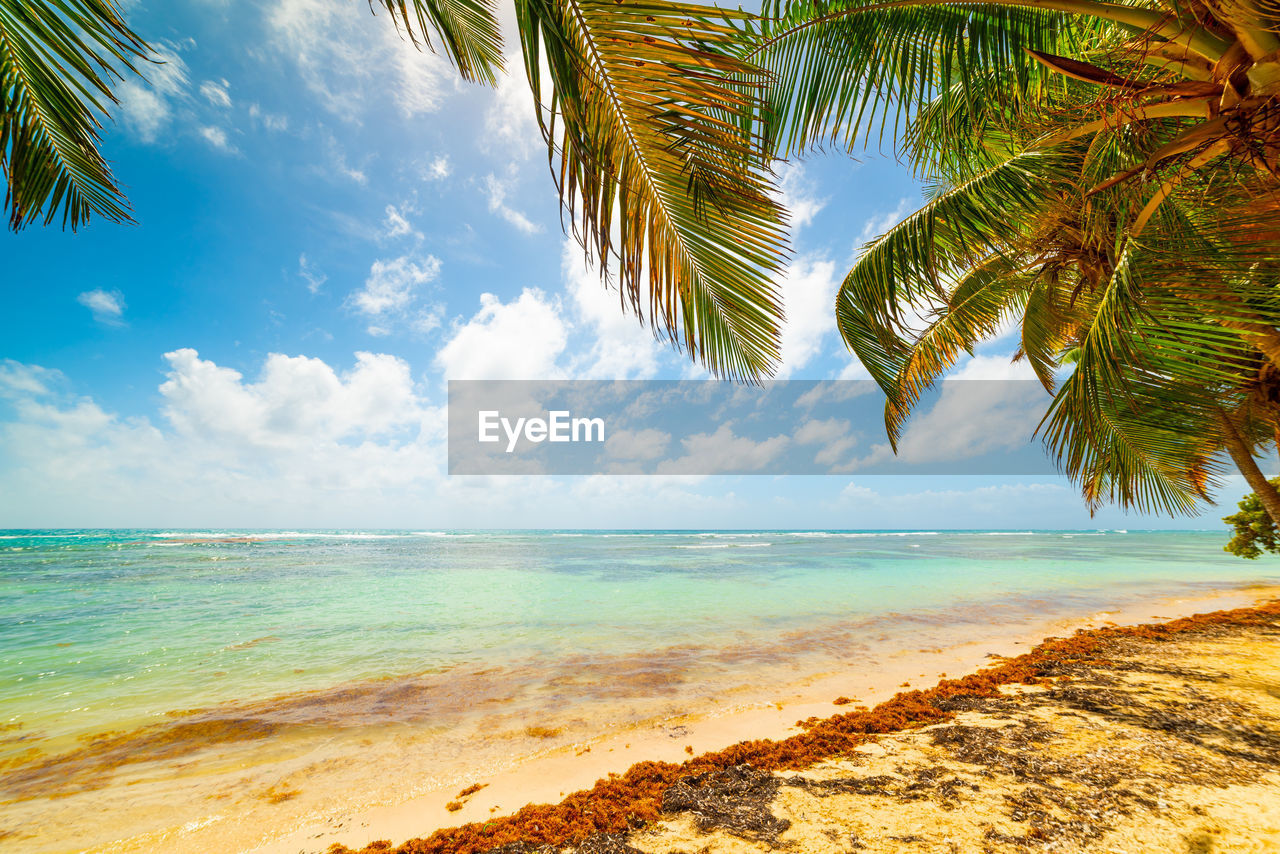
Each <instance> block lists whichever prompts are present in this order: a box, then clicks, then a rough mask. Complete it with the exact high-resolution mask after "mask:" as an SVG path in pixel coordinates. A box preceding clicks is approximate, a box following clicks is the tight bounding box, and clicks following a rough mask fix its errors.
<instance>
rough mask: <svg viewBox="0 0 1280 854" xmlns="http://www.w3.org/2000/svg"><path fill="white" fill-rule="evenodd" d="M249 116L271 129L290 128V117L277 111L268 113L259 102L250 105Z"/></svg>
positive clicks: (281, 129)
mask: <svg viewBox="0 0 1280 854" xmlns="http://www.w3.org/2000/svg"><path fill="white" fill-rule="evenodd" d="M249 118H251V119H255V120H257V121H260V122H262V126H263V127H265V128H266V129H267V130H271V131H283V130H288V129H289V118H288V117H287V116H281V115H278V114H276V113H268V112H267V111H265V110H263V109H262V107H260V106H259V105H258V104H250V105H249Z"/></svg>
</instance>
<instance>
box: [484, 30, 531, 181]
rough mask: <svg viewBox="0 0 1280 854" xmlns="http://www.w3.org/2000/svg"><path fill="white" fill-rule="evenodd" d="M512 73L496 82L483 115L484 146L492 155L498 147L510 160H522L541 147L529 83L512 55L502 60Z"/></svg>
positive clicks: (517, 57) (520, 59)
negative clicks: (506, 153)
mask: <svg viewBox="0 0 1280 854" xmlns="http://www.w3.org/2000/svg"><path fill="white" fill-rule="evenodd" d="M506 67H507V68H508V69H511V71H512V73H509V74H507V75H506V76H504V77H502V78H501V79H500V80H499V81H498V85H497V88H496V89H494V92H493V100H492V101H491V102H490V104H489V107H488V109H487V110H486V111H485V114H484V130H485V135H484V142H483V145H484V146H485V147H486V149H488V150H490V151H492V150H493V148H494V147H495V145H496V146H501V147H502V148H503V149H505V150H506V151H508V152H510V153H511V154H512V156H514V157H516V158H517V159H520V160H525V159H527V158H528V157H529V155H530V154H532V153H533V152H534V151H535V150H536V149H537V148H538V146H539V145H540V144H541V143H542V131H541V130H539V128H538V121H537V113H536V105H535V102H534V99H533V92H532V91H531V90H530V89H529V81H528V79H527V78H526V77H525V75H524V58H523V57H522V56H521V55H520V54H519V53H514V54H511V55H509V56H507V58H506ZM544 76H545V75H544Z"/></svg>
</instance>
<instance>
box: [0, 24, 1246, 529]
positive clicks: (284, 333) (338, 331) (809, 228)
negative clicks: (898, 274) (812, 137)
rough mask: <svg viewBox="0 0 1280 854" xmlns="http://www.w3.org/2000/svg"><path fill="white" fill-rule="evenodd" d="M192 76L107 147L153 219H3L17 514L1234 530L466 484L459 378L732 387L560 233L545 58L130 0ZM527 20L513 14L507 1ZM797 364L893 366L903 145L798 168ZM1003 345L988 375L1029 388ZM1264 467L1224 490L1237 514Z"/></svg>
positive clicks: (402, 523) (5, 343) (791, 365)
mask: <svg viewBox="0 0 1280 854" xmlns="http://www.w3.org/2000/svg"><path fill="white" fill-rule="evenodd" d="M126 5H127V8H128V9H129V14H130V19H131V21H132V23H133V24H134V26H135V27H136V28H137V29H138V30H139V31H140V32H141V33H142V34H143V35H144V36H145V37H146V38H147V39H148V40H150V41H151V42H152V43H153V44H154V45H155V46H156V47H157V49H158V50H159V51H160V53H161V54H162V56H163V58H164V59H165V63H164V65H162V66H157V67H155V68H153V69H151V70H150V71H149V72H148V77H149V80H148V81H141V80H130V81H129V82H127V83H126V84H124V85H122V86H121V87H120V89H119V94H120V96H121V106H120V108H119V109H118V110H116V111H115V115H114V120H115V121H114V123H113V124H111V125H109V127H108V129H107V132H106V139H105V146H104V147H105V151H106V153H107V156H108V157H109V159H110V160H111V161H112V163H113V165H114V168H115V171H116V173H117V176H118V177H119V179H120V180H121V182H122V183H123V184H124V185H125V187H126V188H127V191H128V194H129V197H130V200H131V202H132V204H133V206H134V208H135V210H136V216H137V220H138V225H137V226H133V227H120V226H113V225H110V224H107V223H97V222H94V223H93V224H91V225H90V226H89V227H88V228H86V229H84V230H82V232H81V233H79V234H75V235H71V234H69V233H63V232H61V231H59V230H56V229H40V228H30V229H28V230H26V231H24V232H22V233H21V234H18V235H12V234H8V233H5V234H3V235H0V241H2V242H3V243H2V245H3V253H4V257H5V265H4V270H3V273H0V276H3V292H4V296H5V298H6V302H7V304H8V310H7V311H5V312H4V313H3V314H0V436H3V445H2V446H0V527H22V526H187V527H203V526H253V527H270V526H307V527H330V526H352V527H413V528H422V527H427V528H435V527H457V526H465V527H472V526H477V527H525V526H551V527H597V526H600V527H651V526H657V527H773V526H777V527H844V528H880V527H894V528H940V527H994V528H1018V527H1033V526H1034V527H1132V528H1140V527H1214V526H1215V525H1216V524H1217V523H1216V518H1217V517H1218V516H1220V515H1222V513H1221V512H1220V511H1219V509H1217V508H1209V509H1208V511H1207V512H1206V514H1205V515H1204V516H1203V517H1202V518H1201V519H1199V520H1191V521H1190V522H1188V521H1186V520H1167V519H1154V518H1152V519H1145V518H1142V517H1136V516H1133V515H1124V514H1122V513H1120V512H1118V511H1116V510H1114V509H1107V510H1104V511H1102V512H1101V513H1100V514H1099V515H1098V516H1097V517H1096V518H1094V519H1090V517H1089V515H1088V512H1087V511H1086V510H1085V508H1084V506H1083V503H1082V502H1081V500H1080V498H1079V497H1078V495H1077V494H1076V492H1075V491H1074V490H1073V489H1072V488H1071V487H1070V486H1069V485H1068V484H1065V483H1064V482H1063V481H1061V480H1060V479H1057V478H1050V477H1039V478H1026V477H1024V478H994V477H988V478H978V477H951V478H937V477H934V478H924V477H894V478H889V477H863V478H854V479H851V478H849V477H834V476H828V477H754V478H745V477H735V478H725V477H706V478H679V477H667V478H622V479H616V478H603V477H580V478H538V477H526V478H480V477H471V478H448V477H447V476H446V475H445V474H444V468H445V456H444V444H443V443H444V436H445V427H444V410H443V406H444V398H445V381H446V380H447V379H450V378H452V379H485V378H501V379H550V378H595V379H615V378H616V379H648V378H664V379H674V378H696V377H701V376H704V375H703V374H702V372H701V371H700V370H698V369H697V368H696V367H695V366H691V365H690V364H689V362H688V360H687V359H685V358H683V357H681V356H679V355H678V354H676V353H674V352H673V351H671V350H670V349H669V348H666V347H665V346H663V345H662V344H660V343H658V342H655V341H654V340H653V339H652V337H651V336H650V334H649V333H648V332H647V331H646V330H644V329H642V328H640V327H639V325H638V324H637V323H636V322H635V320H634V319H632V318H629V317H625V316H623V315H622V313H621V311H620V309H619V307H618V301H617V294H616V292H613V291H609V290H606V288H605V287H604V285H602V284H601V282H600V279H599V276H598V275H597V273H596V272H595V271H594V270H593V269H589V268H587V267H586V266H585V265H584V261H583V256H582V253H581V251H580V250H579V249H578V248H577V246H576V245H575V244H574V243H573V242H572V241H571V240H570V239H568V238H566V236H565V234H564V233H563V231H562V228H561V219H560V212H559V208H558V201H557V198H556V194H555V191H554V187H553V185H552V181H551V177H550V173H549V170H548V166H547V159H546V149H545V147H544V145H543V144H542V142H541V139H540V137H539V135H538V131H537V128H536V126H535V124H534V122H533V112H532V109H533V108H532V101H531V96H530V94H529V92H528V87H527V84H526V83H525V80H524V77H523V72H522V70H521V69H520V68H519V63H518V60H517V59H516V58H515V56H514V51H515V48H516V45H515V42H514V40H512V39H509V40H508V51H509V52H510V53H511V54H512V60H511V61H510V62H509V67H510V68H511V69H512V70H513V71H515V74H514V75H512V76H510V77H508V78H507V79H506V80H505V81H504V82H502V83H501V85H500V86H499V87H498V88H497V89H496V90H493V89H487V88H484V87H480V86H474V85H470V84H465V83H462V82H461V81H459V80H458V78H457V76H456V74H455V73H454V72H453V70H452V68H450V66H449V65H448V64H447V62H445V61H444V60H443V59H441V58H439V57H436V56H434V55H432V54H430V53H421V52H418V51H415V50H414V49H413V48H412V47H411V46H410V45H408V44H407V43H406V42H405V41H403V40H402V39H401V38H400V37H399V36H398V35H397V33H396V31H395V29H394V27H393V26H392V23H391V21H390V20H389V19H388V18H387V17H386V16H385V15H384V16H381V17H375V16H373V15H370V14H369V10H368V6H367V4H365V3H363V2H356V0H350V2H346V1H345V0H278V2H273V3H270V4H258V3H252V2H248V0H188V2H185V3H162V2H158V0H135V2H132V3H129V4H126ZM503 14H504V15H506V16H507V18H508V20H507V21H505V22H504V23H506V24H507V25H508V31H510V27H509V24H510V20H509V18H510V10H509V9H507V8H506V7H504V8H503ZM780 176H781V185H782V188H783V192H784V195H785V198H786V200H787V201H788V203H789V204H790V205H791V209H792V212H793V216H794V219H795V225H796V229H795V233H794V249H795V253H794V257H793V261H792V263H791V266H790V269H789V270H788V273H787V278H786V282H785V285H784V293H785V295H786V299H787V311H788V315H789V319H790V324H789V327H788V329H787V331H786V333H785V336H784V364H783V369H782V372H781V375H782V376H785V377H790V378H796V379H829V378H838V377H846V378H849V377H863V376H865V373H864V372H862V371H861V369H860V366H858V365H857V364H856V362H854V361H853V359H852V357H851V356H850V355H849V354H848V353H847V351H846V350H845V349H844V347H843V345H842V344H841V342H840V340H839V336H838V334H837V333H836V330H835V326H834V321H833V317H832V300H833V296H834V293H835V289H836V287H837V285H838V282H839V280H840V278H841V277H842V275H843V273H844V272H845V271H846V270H847V268H848V266H849V264H850V263H851V261H852V260H853V258H854V257H855V254H856V250H857V247H858V246H860V245H861V244H862V243H863V242H864V241H865V240H867V239H869V238H870V237H872V236H874V235H875V234H877V233H879V232H880V231H882V230H883V229H884V228H886V227H888V226H889V225H891V224H892V223H893V222H895V221H896V220H897V219H898V218H900V217H901V216H902V215H903V214H904V213H905V212H907V211H909V210H910V209H912V207H913V206H914V205H915V204H916V203H917V202H918V201H919V200H920V190H919V187H918V186H917V184H916V183H915V182H914V181H913V180H912V178H911V176H910V175H909V174H908V172H907V171H906V170H905V169H904V168H903V167H901V166H900V165H898V164H896V163H895V162H894V161H893V160H892V158H888V157H884V156H879V155H877V154H875V153H874V152H872V153H868V154H866V155H864V156H862V157H860V158H859V159H857V160H854V159H852V158H849V157H845V156H837V155H830V156H822V157H816V158H813V159H810V160H808V161H806V162H804V163H798V164H784V165H782V166H781V167H780ZM1012 349H1013V345H1012V344H1010V343H1008V342H1007V341H1006V342H1001V341H996V342H993V343H992V344H991V345H989V346H988V347H986V348H985V349H984V350H982V351H980V352H979V354H978V356H977V357H976V359H975V360H974V361H973V362H971V363H970V364H968V365H966V366H964V367H963V368H962V369H963V370H964V371H965V372H966V374H967V375H969V376H975V377H988V378H1003V377H1013V376H1022V371H1023V369H1022V368H1020V367H1018V366H1012V367H1011V366H1010V365H1009V364H1008V361H1009V360H1008V355H1009V353H1010V352H1011V351H1012ZM1242 491H1243V488H1242V486H1241V485H1240V483H1239V482H1238V481H1233V482H1232V483H1231V484H1229V486H1228V489H1227V490H1226V491H1225V492H1224V493H1223V495H1222V500H1223V502H1224V506H1225V507H1233V506H1234V500H1235V498H1236V497H1237V495H1238V493H1240V492H1242Z"/></svg>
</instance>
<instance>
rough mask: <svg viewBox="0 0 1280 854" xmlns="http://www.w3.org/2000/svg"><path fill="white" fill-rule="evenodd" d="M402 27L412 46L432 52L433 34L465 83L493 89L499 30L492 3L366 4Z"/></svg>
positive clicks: (383, 0) (389, 0)
mask: <svg viewBox="0 0 1280 854" xmlns="http://www.w3.org/2000/svg"><path fill="white" fill-rule="evenodd" d="M375 2H376V3H377V4H378V5H379V6H382V7H383V8H384V9H386V10H387V11H388V12H389V13H390V14H391V17H392V18H393V19H394V20H395V22H396V25H397V26H400V27H403V28H404V30H405V32H406V33H407V34H408V35H409V38H410V39H411V40H412V41H413V43H414V44H415V45H416V44H418V43H419V42H421V43H422V44H424V45H426V46H427V48H428V49H431V50H434V43H433V42H432V39H431V32H432V31H433V30H434V31H435V33H436V34H437V35H438V36H439V38H440V41H441V44H442V45H443V47H444V52H445V55H446V56H448V57H449V59H450V61H452V62H453V64H454V65H455V66H456V67H457V69H458V73H459V74H461V75H462V77H463V78H464V79H466V80H476V81H479V82H482V83H487V84H489V85H490V86H492V85H494V84H495V83H496V82H497V80H498V74H499V73H500V72H501V71H502V30H501V27H500V26H499V25H498V18H497V9H496V7H495V6H494V4H493V2H492V0H369V6H370V8H373V4H374V3H375Z"/></svg>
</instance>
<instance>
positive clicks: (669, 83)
mask: <svg viewBox="0 0 1280 854" xmlns="http://www.w3.org/2000/svg"><path fill="white" fill-rule="evenodd" d="M517 15H518V23H519V27H520V33H521V40H522V44H523V49H524V59H525V69H526V72H527V73H528V75H529V80H530V84H531V86H532V87H533V90H534V91H535V92H540V91H542V82H541V77H542V73H543V72H542V68H543V63H544V62H545V65H546V68H547V69H548V71H549V74H550V81H551V91H552V93H553V95H552V102H551V103H550V104H549V105H547V106H546V107H545V108H544V109H543V110H542V111H541V112H540V114H539V122H540V123H541V126H542V130H543V133H544V135H545V136H546V137H547V140H548V142H549V144H550V145H551V147H552V155H551V157H552V171H553V174H554V175H555V176H556V179H557V184H558V187H559V189H560V194H561V200H562V202H563V204H564V205H565V208H566V210H567V211H568V213H569V216H570V217H571V219H572V221H573V226H574V231H575V233H576V234H577V236H578V238H579V240H580V241H581V242H583V244H584V246H585V247H586V248H587V249H588V252H589V253H591V254H593V255H595V256H597V257H599V258H600V259H602V261H604V262H606V263H605V264H603V265H602V266H604V267H605V269H606V271H612V272H616V273H617V274H618V276H619V279H620V285H621V290H622V293H623V294H624V297H625V300H626V303H627V305H628V306H629V307H630V308H631V309H632V310H633V311H634V312H635V313H637V314H638V315H639V316H641V317H647V318H648V319H649V322H650V324H651V325H653V326H654V328H655V329H661V330H663V331H665V333H666V334H667V335H668V337H669V338H670V339H671V340H672V341H673V342H675V343H676V344H677V346H680V347H682V348H683V349H684V350H686V351H687V352H688V353H689V354H690V355H691V356H692V357H694V358H696V359H698V360H700V361H701V362H702V363H703V364H704V365H706V366H707V368H708V369H709V370H710V371H711V372H712V373H713V374H715V375H717V376H722V377H728V378H735V379H745V380H749V381H755V380H759V379H761V378H763V377H766V376H768V375H770V374H771V373H772V371H773V369H774V366H775V364H776V361H777V358H778V353H779V340H780V331H779V330H780V323H781V320H782V305H781V296H780V293H779V291H778V288H777V285H776V281H777V278H778V274H779V272H780V270H781V265H782V262H783V259H784V258H785V255H786V246H785V215H784V213H783V212H782V210H781V208H780V207H779V206H778V204H777V202H776V201H775V200H774V197H773V195H772V187H771V185H770V183H769V181H768V177H767V174H766V172H765V171H764V170H765V158H764V155H763V151H762V146H761V144H760V140H759V139H758V138H757V137H755V136H753V135H752V134H751V133H750V131H749V129H745V128H744V127H743V126H742V124H741V123H740V122H737V121H735V120H734V118H733V117H734V116H737V115H739V114H740V113H741V112H743V111H744V110H745V111H747V112H750V111H751V110H752V109H754V104H755V103H756V102H755V99H756V98H757V97H758V94H757V93H758V91H759V87H760V85H761V83H762V77H761V73H760V71H759V69H757V68H755V67H754V66H752V65H750V64H748V63H746V62H743V61H741V60H739V59H735V58H733V57H731V56H729V55H727V54H728V51H729V48H730V47H731V45H732V41H733V39H734V38H735V37H736V31H735V30H734V29H733V28H732V27H731V26H729V24H728V19H729V18H738V19H743V18H745V15H744V13H728V12H724V11H722V10H719V9H716V8H713V7H708V6H698V5H692V4H686V3H671V2H664V1H663V0H643V2H638V3H626V4H618V3H615V2H608V0H519V2H517ZM557 160H558V162H557Z"/></svg>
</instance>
